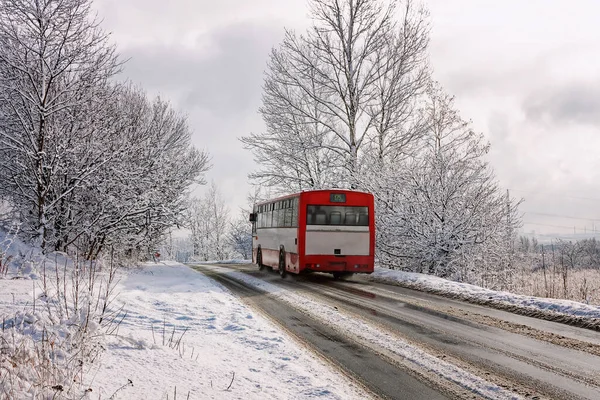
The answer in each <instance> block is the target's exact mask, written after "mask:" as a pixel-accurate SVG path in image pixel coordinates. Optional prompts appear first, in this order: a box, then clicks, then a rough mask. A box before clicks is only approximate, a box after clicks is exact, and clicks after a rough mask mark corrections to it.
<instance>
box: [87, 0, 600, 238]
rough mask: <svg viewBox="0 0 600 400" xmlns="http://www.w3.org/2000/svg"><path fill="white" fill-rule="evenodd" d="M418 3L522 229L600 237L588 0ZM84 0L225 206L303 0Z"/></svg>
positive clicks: (596, 36) (597, 59)
mask: <svg viewBox="0 0 600 400" xmlns="http://www.w3.org/2000/svg"><path fill="white" fill-rule="evenodd" d="M426 4H427V6H428V8H429V10H430V12H431V22H432V25H433V30H432V36H431V48H430V55H431V63H432V65H433V68H434V71H435V72H434V77H435V79H437V80H438V81H440V82H441V83H442V85H444V87H445V88H446V89H447V91H448V92H450V93H451V94H454V95H455V96H456V104H457V106H458V108H459V109H460V111H461V114H462V116H463V117H464V118H466V119H470V120H472V121H473V126H474V128H475V129H476V130H477V131H479V132H483V133H484V134H485V135H487V137H488V138H489V140H490V141H491V144H492V150H491V154H490V162H491V164H492V166H493V168H494V170H495V171H496V174H497V176H498V178H499V180H500V182H501V184H502V185H503V186H504V187H506V188H507V189H509V190H510V191H511V195H514V196H518V197H523V198H524V199H525V202H524V203H523V205H522V207H521V210H522V211H524V212H526V214H525V215H524V221H525V222H526V224H525V226H524V230H525V231H527V232H531V231H534V230H535V231H536V232H537V233H538V234H539V233H549V232H553V233H555V234H557V235H566V234H568V233H571V234H572V233H573V232H574V230H575V231H576V232H577V233H582V232H584V229H585V231H587V232H588V233H589V232H590V230H591V229H592V227H593V225H594V224H595V225H596V226H597V227H596V229H597V230H598V236H597V237H599V238H600V190H599V189H600V51H599V50H600V24H598V15H600V1H598V0H577V1H567V0H527V1H523V0H452V1H449V0H428V1H426ZM95 6H96V8H97V10H98V13H99V15H100V17H101V18H103V19H104V23H103V27H104V28H105V29H106V30H108V31H110V32H112V33H113V40H114V41H115V42H116V43H117V45H118V48H119V51H120V53H121V54H122V55H123V57H124V58H129V59H130V60H129V61H128V63H127V64H126V66H125V70H124V72H123V75H124V76H125V77H126V78H128V79H131V80H132V81H134V82H137V83H139V84H140V85H142V86H143V87H144V88H145V89H146V90H147V91H148V92H149V93H150V94H152V95H156V94H160V95H161V96H164V97H166V98H168V99H169V100H170V101H172V103H173V104H174V105H175V106H176V107H177V108H178V109H179V110H181V111H183V112H184V113H186V114H187V115H188V117H189V121H190V125H191V126H192V128H193V129H194V137H193V141H194V144H195V145H196V146H197V147H200V148H203V149H206V150H208V151H209V152H210V154H211V155H212V160H213V168H212V170H211V171H210V172H209V173H208V175H207V178H208V179H209V180H211V179H214V180H215V181H216V182H217V184H218V185H219V187H220V189H221V191H222V192H223V194H224V195H225V196H226V197H227V199H229V205H230V207H231V208H232V209H233V210H234V211H237V209H238V207H239V206H240V205H241V204H242V203H243V202H244V200H245V195H246V193H247V192H248V191H249V189H250V187H249V185H248V180H247V174H248V172H249V171H250V170H252V169H253V168H254V163H253V160H252V155H251V154H250V153H249V152H248V151H246V150H244V149H242V147H241V145H240V143H239V141H238V140H237V138H238V137H240V136H242V135H247V134H248V133H250V132H258V131H261V130H262V129H263V124H262V120H261V119H260V116H259V114H258V112H257V110H258V107H259V106H260V96H261V85H262V80H263V70H264V67H265V63H266V60H267V55H268V53H269V51H270V49H271V48H272V47H273V46H277V45H278V44H279V43H280V41H281V39H282V36H283V29H284V27H286V28H291V29H295V30H297V31H303V30H305V29H306V27H307V26H308V24H309V20H308V19H307V17H306V14H307V6H306V0H252V1H249V0H219V1H212V0H211V1H208V0H169V1H164V0H96V3H95ZM534 213H537V214H534ZM545 214H547V215H545ZM567 217H568V218H567ZM577 218H580V219H577Z"/></svg>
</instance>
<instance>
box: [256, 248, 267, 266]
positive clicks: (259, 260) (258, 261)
mask: <svg viewBox="0 0 600 400" xmlns="http://www.w3.org/2000/svg"><path fill="white" fill-rule="evenodd" d="M256 264H257V265H258V269H259V270H260V271H262V270H263V269H265V266H264V265H263V262H262V250H261V249H260V248H259V249H258V250H257V251H256Z"/></svg>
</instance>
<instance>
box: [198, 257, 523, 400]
mask: <svg viewBox="0 0 600 400" xmlns="http://www.w3.org/2000/svg"><path fill="white" fill-rule="evenodd" d="M208 268H211V269H213V270H214V271H218V272H219V273H222V274H225V275H229V276H231V277H232V278H234V279H237V280H239V281H242V282H245V283H247V284H249V285H252V286H254V287H257V288H259V289H261V290H264V291H266V292H268V293H270V294H271V295H273V296H276V297H278V298H279V299H281V300H282V301H285V302H287V303H289V304H291V305H293V306H294V307H296V308H299V309H301V310H302V311H304V312H305V313H307V314H309V315H311V316H312V317H313V318H315V319H319V320H321V321H323V322H324V323H327V324H329V325H330V326H332V327H334V328H336V329H338V330H340V331H343V332H348V333H350V334H351V335H353V336H355V337H358V338H360V339H363V340H365V341H367V342H370V343H375V344H377V345H378V346H380V347H383V348H385V349H386V350H388V351H390V352H392V353H395V354H397V355H398V356H400V357H402V358H404V359H405V360H407V361H409V362H411V363H413V364H414V365H416V366H418V367H420V368H424V369H426V370H428V371H431V372H433V373H435V374H437V375H438V376H440V377H443V378H445V379H447V380H449V381H451V382H454V383H456V384H458V385H460V386H462V387H464V388H466V389H468V390H470V391H472V392H474V393H477V394H479V395H481V396H484V397H486V398H491V399H520V397H519V396H517V395H516V394H514V393H513V392H511V391H510V390H505V389H503V388H501V387H500V386H497V385H495V384H493V383H490V382H487V381H486V380H484V379H482V378H480V377H478V376H476V375H473V374H472V373H470V372H468V371H465V370H463V369H461V368H459V367H457V366H455V365H453V364H451V363H448V362H446V361H444V360H441V359H439V358H437V357H434V356H432V355H430V354H428V353H426V352H424V351H422V350H421V349H419V348H417V347H415V346H413V345H410V344H409V343H407V342H405V341H403V340H401V339H399V338H397V337H394V336H392V335H390V334H389V333H386V332H382V331H380V330H379V329H377V328H375V327H373V326H371V325H368V324H367V323H365V322H363V321H361V320H359V319H356V318H355V317H353V316H352V315H350V314H346V313H344V312H342V311H339V310H338V309H336V308H334V307H333V306H330V305H328V304H323V303H320V302H317V301H314V300H311V299H308V298H306V297H304V296H300V295H298V294H296V293H294V292H291V291H289V290H287V289H284V288H281V287H279V286H277V285H274V284H271V283H268V282H265V281H263V280H261V279H258V278H254V277H252V276H249V275H247V274H245V273H243V272H237V271H231V270H229V269H226V268H221V267H218V266H210V267H208Z"/></svg>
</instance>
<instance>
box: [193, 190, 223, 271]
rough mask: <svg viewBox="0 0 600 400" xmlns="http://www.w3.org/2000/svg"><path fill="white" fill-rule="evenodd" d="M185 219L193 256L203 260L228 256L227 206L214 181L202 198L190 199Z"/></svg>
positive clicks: (221, 258) (220, 258)
mask: <svg viewBox="0 0 600 400" xmlns="http://www.w3.org/2000/svg"><path fill="white" fill-rule="evenodd" d="M187 219H188V221H189V228H190V231H191V240H192V245H193V249H194V256H195V257H198V258H200V259H202V260H203V261H208V260H224V259H226V258H228V257H229V251H228V248H229V244H230V243H228V237H227V235H228V234H229V228H230V216H229V208H228V207H227V206H226V204H225V202H224V200H223V197H222V195H221V191H220V190H219V188H218V186H217V184H216V183H215V182H214V181H213V182H211V184H210V186H209V187H208V191H207V192H206V193H205V195H204V196H203V197H202V198H194V199H192V201H191V204H190V207H189V210H188V217H187Z"/></svg>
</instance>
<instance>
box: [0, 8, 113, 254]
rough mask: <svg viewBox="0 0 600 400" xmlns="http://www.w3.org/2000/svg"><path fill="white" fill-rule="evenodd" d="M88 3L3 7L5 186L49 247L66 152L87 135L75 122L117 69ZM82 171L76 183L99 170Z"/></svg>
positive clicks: (0, 96) (0, 132)
mask: <svg viewBox="0 0 600 400" xmlns="http://www.w3.org/2000/svg"><path fill="white" fill-rule="evenodd" d="M90 4H91V2H90V1H89V0H60V1H59V0H40V1H29V0H0V102H1V103H2V112H1V117H2V127H1V129H0V146H1V149H2V150H0V151H1V152H2V155H3V157H2V161H0V162H2V168H3V170H4V174H3V186H4V189H3V190H5V191H8V193H9V194H10V197H11V199H12V201H13V202H15V203H16V204H17V207H18V208H19V210H21V214H22V218H23V219H27V220H28V221H30V223H29V224H28V225H25V226H24V229H25V230H26V231H28V233H30V234H31V235H32V236H34V237H36V238H37V240H38V241H39V243H40V245H41V246H42V247H44V246H45V244H46V240H47V233H48V229H49V224H50V221H49V213H50V212H51V210H52V209H53V208H55V207H57V206H58V205H59V202H60V196H66V195H68V193H69V191H67V192H66V193H55V194H57V195H58V198H50V193H51V191H52V185H53V183H54V182H55V181H56V180H57V179H59V178H57V174H58V173H59V171H60V169H61V162H62V157H61V155H62V153H63V150H64V146H65V145H68V144H69V139H70V138H72V137H74V136H77V135H79V134H80V131H79V130H72V129H71V128H72V124H71V121H72V120H73V118H79V117H80V116H82V115H83V114H82V113H83V112H84V111H85V112H89V108H88V107H89V105H90V104H102V102H103V101H104V100H105V99H106V98H105V97H103V96H102V95H103V94H106V93H107V92H106V91H104V90H102V89H103V87H104V86H105V85H106V83H107V81H108V79H109V78H110V77H111V76H113V75H114V74H115V73H116V72H117V70H118V68H119V63H118V61H117V58H116V55H115V50H114V47H113V46H111V45H109V44H108V41H107V35H106V34H105V33H104V32H103V31H102V30H101V29H100V28H99V27H98V23H97V21H96V20H94V19H90V16H91V13H90ZM93 168H94V167H93V166H90V168H89V169H87V170H82V171H80V175H79V176H78V177H77V178H76V180H75V182H74V184H77V183H79V182H82V181H83V180H84V179H85V176H86V175H87V174H88V173H89V172H90V171H91V170H93Z"/></svg>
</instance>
